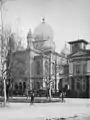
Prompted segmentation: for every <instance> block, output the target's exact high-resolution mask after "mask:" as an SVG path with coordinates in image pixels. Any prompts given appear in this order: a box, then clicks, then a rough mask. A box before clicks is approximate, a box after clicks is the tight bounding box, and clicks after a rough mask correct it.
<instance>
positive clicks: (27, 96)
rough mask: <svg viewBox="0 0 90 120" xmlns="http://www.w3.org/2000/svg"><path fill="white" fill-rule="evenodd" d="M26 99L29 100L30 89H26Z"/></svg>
mask: <svg viewBox="0 0 90 120" xmlns="http://www.w3.org/2000/svg"><path fill="white" fill-rule="evenodd" d="M26 100H28V89H26Z"/></svg>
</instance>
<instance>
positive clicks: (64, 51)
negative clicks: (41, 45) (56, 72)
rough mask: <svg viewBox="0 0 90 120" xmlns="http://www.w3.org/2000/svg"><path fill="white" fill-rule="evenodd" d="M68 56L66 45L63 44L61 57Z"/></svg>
mask: <svg viewBox="0 0 90 120" xmlns="http://www.w3.org/2000/svg"><path fill="white" fill-rule="evenodd" d="M69 54H70V51H69V48H68V47H67V46H66V43H65V46H64V48H63V49H62V51H61V55H63V56H65V57H66V56H67V55H69Z"/></svg>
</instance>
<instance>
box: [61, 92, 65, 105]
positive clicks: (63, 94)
mask: <svg viewBox="0 0 90 120" xmlns="http://www.w3.org/2000/svg"><path fill="white" fill-rule="evenodd" d="M61 97H62V103H63V102H65V100H64V93H63V92H62V95H61Z"/></svg>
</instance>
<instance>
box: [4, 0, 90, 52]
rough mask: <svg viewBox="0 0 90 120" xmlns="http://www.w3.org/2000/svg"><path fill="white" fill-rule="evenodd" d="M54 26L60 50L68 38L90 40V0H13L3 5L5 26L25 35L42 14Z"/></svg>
mask: <svg viewBox="0 0 90 120" xmlns="http://www.w3.org/2000/svg"><path fill="white" fill-rule="evenodd" d="M43 17H44V18H45V21H46V22H47V23H48V24H49V25H50V26H51V27H52V29H53V31H54V41H55V44H56V51H58V52H60V51H61V50H62V48H63V47H64V45H65V41H66V42H68V41H72V40H77V39H78V38H83V39H86V40H87V41H88V42H89V41H90V0H15V1H14V0H13V1H9V2H6V3H5V4H4V6H3V21H4V26H6V25H7V26H9V27H11V28H12V30H13V31H15V32H18V33H19V34H20V35H21V36H23V37H24V38H25V40H24V43H25V42H26V35H27V32H28V30H29V29H32V32H33V31H34V29H35V27H36V26H37V25H38V24H40V22H41V20H42V18H43Z"/></svg>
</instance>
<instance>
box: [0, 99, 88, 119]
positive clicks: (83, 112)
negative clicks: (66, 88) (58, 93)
mask: <svg viewBox="0 0 90 120" xmlns="http://www.w3.org/2000/svg"><path fill="white" fill-rule="evenodd" d="M87 117H88V119H87ZM0 118H2V120H46V119H47V120H50V119H51V120H62V119H60V118H65V119H63V120H90V101H89V100H88V99H86V100H85V99H66V102H65V103H60V102H55V103H46V104H44V103H41V104H38V103H34V105H33V106H31V105H30V104H29V103H8V104H7V106H6V107H5V108H0ZM52 118H53V119H52ZM56 118H57V119H56ZM84 118H85V119H84Z"/></svg>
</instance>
